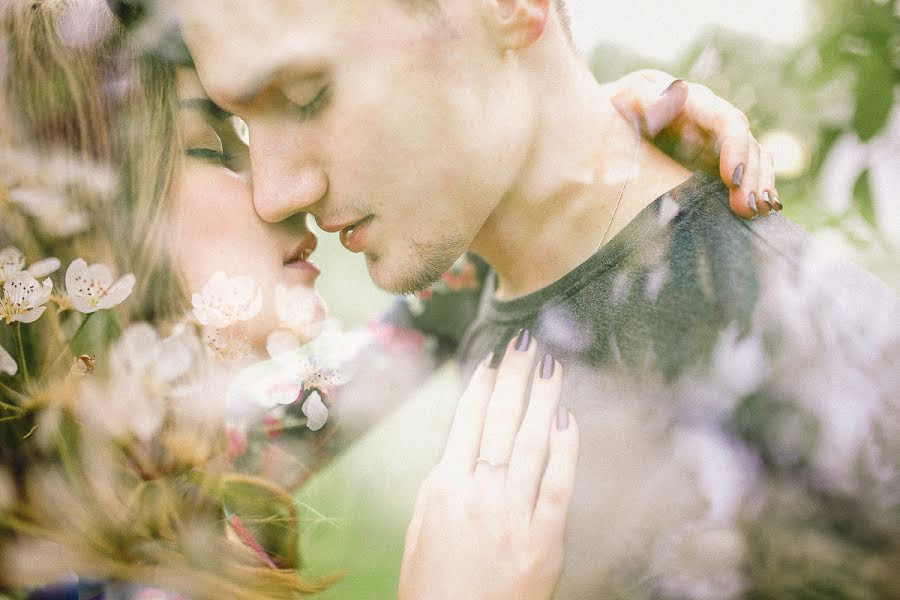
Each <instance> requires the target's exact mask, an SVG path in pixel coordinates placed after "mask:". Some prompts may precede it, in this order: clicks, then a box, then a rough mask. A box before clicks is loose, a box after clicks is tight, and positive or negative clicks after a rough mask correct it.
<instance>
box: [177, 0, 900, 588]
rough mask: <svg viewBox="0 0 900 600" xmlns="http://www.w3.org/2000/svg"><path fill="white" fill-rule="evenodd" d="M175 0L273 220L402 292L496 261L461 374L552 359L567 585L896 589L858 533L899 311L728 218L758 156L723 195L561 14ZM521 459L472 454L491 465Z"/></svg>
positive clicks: (451, 6)
mask: <svg viewBox="0 0 900 600" xmlns="http://www.w3.org/2000/svg"><path fill="white" fill-rule="evenodd" d="M172 7H173V10H174V11H175V13H176V14H177V15H178V18H179V23H180V25H181V29H182V32H183V34H184V37H185V40H186V42H187V45H188V48H189V49H190V52H191V55H192V57H193V59H194V62H195V64H196V66H197V68H198V72H199V73H200V76H201V79H202V80H203V82H204V85H205V87H206V89H207V91H208V93H209V95H210V96H211V98H212V99H213V100H215V101H216V102H217V103H218V104H219V105H220V106H222V107H223V108H224V109H226V110H229V111H231V112H234V113H235V114H237V115H239V116H241V117H243V118H244V119H245V120H246V121H247V123H248V124H249V126H250V130H251V159H252V176H253V183H254V203H255V206H256V209H257V212H258V213H259V214H260V215H261V216H262V217H263V218H264V219H266V220H269V221H273V222H274V221H280V220H282V219H285V218H287V217H289V216H290V215H292V214H295V213H296V212H298V211H307V212H309V213H311V214H312V215H313V216H314V217H315V218H316V220H317V222H318V223H319V225H320V226H321V227H322V228H323V229H325V230H327V231H332V232H340V235H341V241H342V242H343V244H344V245H345V246H346V247H347V248H348V249H350V250H351V251H354V252H362V253H364V255H365V257H366V262H367V266H368V269H369V272H370V274H371V276H372V279H373V280H374V281H375V282H376V283H377V284H379V285H380V286H381V287H383V288H385V289H388V290H391V291H395V292H411V291H415V290H420V289H422V288H425V287H427V286H428V285H429V284H431V283H432V282H434V281H436V280H437V279H438V278H440V277H441V274H442V273H444V272H445V271H446V270H447V269H448V268H449V267H450V266H451V265H453V264H454V262H455V261H456V260H457V258H458V257H459V256H460V255H461V254H463V253H464V252H465V251H466V250H470V251H472V252H474V253H475V254H477V255H478V256H480V257H481V258H482V259H483V260H484V261H485V262H486V263H487V265H489V269H490V272H489V273H488V275H487V279H486V280H487V288H486V291H485V292H484V294H483V295H482V297H481V301H480V307H479V311H478V312H479V314H478V316H477V318H476V319H475V320H474V322H473V323H471V324H469V325H468V327H467V334H466V337H465V339H464V340H463V342H462V346H461V350H460V353H459V356H460V360H461V362H462V365H463V369H464V371H465V372H466V373H468V372H470V371H471V369H472V367H473V365H474V364H475V363H477V362H478V361H479V360H481V359H482V358H483V357H484V356H485V355H486V354H488V352H490V351H494V352H495V356H496V357H497V358H499V356H500V354H501V353H502V350H503V348H504V344H505V342H506V341H507V340H508V339H509V337H510V336H512V335H518V340H519V344H518V345H519V346H520V347H522V348H529V347H530V345H531V344H533V343H534V342H533V341H532V338H534V337H536V338H537V340H538V343H539V344H540V348H541V353H543V352H547V353H552V354H553V355H555V356H557V357H558V358H560V359H561V361H562V362H563V364H564V365H565V366H566V369H567V371H568V375H567V377H566V386H567V396H566V397H567V403H568V405H569V408H570V409H571V410H572V412H573V413H575V414H577V415H578V416H579V422H580V424H581V428H582V439H583V440H584V442H583V444H582V447H583V452H582V464H581V467H580V468H581V472H580V474H579V484H578V485H579V489H578V497H577V498H576V500H575V502H574V504H573V509H572V515H571V518H570V522H571V523H572V528H571V534H570V536H569V546H568V555H567V557H568V558H567V560H568V563H567V566H566V570H565V572H564V575H563V579H562V580H561V582H560V587H559V590H558V591H559V596H560V597H565V598H579V599H581V598H597V597H612V596H667V597H730V596H735V595H738V594H741V593H751V592H752V593H756V594H757V595H763V596H766V595H775V596H778V595H784V594H787V593H791V590H793V591H797V590H802V589H805V588H806V587H807V586H814V585H816V586H819V585H820V584H821V582H822V581H826V582H827V583H828V585H829V587H828V588H827V589H829V590H838V592H839V593H847V594H849V593H851V592H850V590H852V589H863V590H864V591H863V592H862V593H863V595H865V594H867V593H869V592H871V593H872V594H873V595H874V593H876V591H877V590H879V589H885V588H884V586H885V585H887V584H886V583H885V581H886V579H885V577H886V576H885V575H884V571H883V566H882V564H881V562H879V559H880V558H881V557H880V554H885V553H887V554H888V555H890V552H896V548H895V547H894V546H891V544H890V543H889V542H883V543H882V542H878V544H881V545H878V544H876V545H875V547H874V548H875V549H874V550H873V546H871V545H868V546H867V545H866V543H868V542H867V541H866V540H871V539H873V536H874V539H876V540H883V539H885V529H884V519H885V518H886V517H885V515H889V514H890V513H889V510H888V509H886V508H885V504H884V502H882V500H884V499H885V498H887V497H888V496H882V495H879V493H878V491H877V486H875V485H874V484H872V481H874V480H875V479H877V478H878V477H882V480H880V481H882V483H883V482H884V481H888V483H890V482H892V481H894V480H893V479H891V477H892V476H891V475H890V473H892V472H893V473H895V472H896V471H891V470H890V469H891V468H893V466H895V465H894V463H895V462H896V461H893V458H891V455H890V454H887V453H886V451H887V450H888V449H890V446H889V445H887V446H885V445H884V444H883V443H882V444H881V445H879V444H878V443H875V441H873V440H874V439H875V438H874V437H873V435H872V427H873V426H874V423H877V422H878V417H879V416H880V415H883V414H884V413H883V409H882V406H883V404H884V400H885V399H887V398H893V397H896V395H894V392H896V390H897V388H896V383H897V382H896V379H886V378H884V377H879V373H880V374H884V373H891V372H893V371H892V370H891V369H893V370H896V356H897V348H898V342H897V335H896V322H897V320H896V317H897V315H898V310H897V303H896V299H895V298H894V297H893V295H892V294H891V293H890V292H888V291H887V290H885V289H884V288H883V287H882V286H880V285H879V284H878V283H877V282H874V281H872V280H871V279H870V278H867V277H866V276H865V275H864V274H860V273H859V272H858V271H857V270H854V269H852V268H850V267H843V266H842V267H840V268H838V269H837V270H836V271H834V272H833V273H832V272H831V271H829V278H830V281H829V285H828V286H826V285H824V283H823V281H824V280H823V278H822V267H821V265H820V263H818V262H811V261H812V258H810V257H812V256H813V255H812V254H811V251H810V246H809V244H808V243H807V240H806V239H805V238H804V236H803V234H802V232H800V231H798V230H796V229H795V228H793V227H792V226H791V225H790V224H789V223H787V221H785V220H784V219H780V218H777V217H776V218H768V219H760V220H758V221H755V222H753V223H748V222H745V221H742V220H740V219H737V218H735V217H734V216H733V215H732V214H731V213H730V212H729V210H728V208H729V207H730V208H731V209H732V210H733V212H734V213H736V214H737V215H740V216H741V217H745V218H751V217H753V216H755V215H757V214H758V215H762V216H767V215H769V214H771V213H772V212H773V210H774V209H777V208H778V207H780V201H779V199H778V197H777V194H776V193H775V190H774V189H773V188H772V187H771V186H772V184H771V173H770V171H771V163H770V161H769V160H768V159H767V158H765V157H761V155H760V154H759V152H757V151H751V152H749V153H748V154H747V158H746V160H744V161H741V162H740V164H735V165H733V167H734V168H733V169H731V168H728V169H725V172H724V175H723V179H724V180H725V182H727V183H728V185H729V186H730V189H729V188H726V187H725V186H723V185H722V183H721V182H717V181H712V180H711V179H709V178H706V177H704V176H702V175H692V174H691V173H690V172H689V171H687V170H686V169H684V168H683V167H681V166H680V165H678V164H676V163H675V162H673V161H672V160H670V159H669V158H667V157H666V156H664V155H662V154H661V153H660V152H658V151H657V150H656V149H655V148H654V147H653V146H651V145H649V144H648V143H647V142H645V141H643V140H642V139H641V138H640V136H639V135H638V134H637V132H636V131H635V130H634V127H632V125H631V124H630V123H629V122H627V121H626V120H624V119H623V118H622V117H621V116H620V115H619V114H618V113H617V111H616V110H615V109H614V108H613V107H612V105H611V102H610V100H611V96H612V92H611V90H610V89H608V88H606V87H604V86H602V85H600V84H598V83H597V82H596V81H595V80H594V79H593V78H592V77H591V74H590V73H589V71H588V69H587V67H586V66H585V65H584V64H583V62H582V61H581V60H580V59H579V58H578V57H577V55H576V54H575V53H574V52H573V50H572V45H571V41H570V39H569V36H568V33H567V26H566V20H565V18H564V13H563V10H562V9H563V5H562V3H560V2H554V3H551V2H549V0H445V1H443V2H439V3H437V2H428V1H421V2H402V1H400V0H371V1H368V2H355V1H353V0H293V1H290V2H288V1H274V0H273V1H271V2H266V3H255V2H254V3H247V2H245V1H242V0H221V1H219V2H215V3H210V2H209V1H208V0H206V1H203V2H200V1H199V0H196V1H195V0H181V1H180V2H177V3H172ZM726 137H727V136H726ZM727 141H728V140H727V139H723V142H727ZM723 162H724V161H723ZM851 280H852V281H853V282H854V283H853V284H850V283H848V282H849V281H851ZM851 285H852V286H853V287H851ZM849 289H854V290H855V291H857V292H864V293H865V298H866V302H867V304H869V305H870V306H875V307H878V311H879V312H877V313H873V312H866V313H860V312H859V311H856V310H855V304H854V303H853V302H848V300H849V299H850V297H849V296H848V295H847V294H844V293H843V292H842V290H849ZM803 298H807V299H809V300H810V301H809V302H808V303H803V302H800V299H803ZM813 300H814V302H813ZM789 302H791V303H793V302H797V303H798V304H797V305H796V306H794V307H793V308H794V309H795V310H791V311H787V315H785V314H783V313H784V311H783V310H781V309H782V307H784V306H786V305H787V304H788V303H789ZM452 303H454V304H458V302H456V301H455V300H454V301H452ZM442 310H443V309H442V308H441V307H439V306H437V305H435V306H427V307H425V309H424V313H423V314H422V315H420V316H419V317H417V319H415V320H416V321H417V322H419V323H425V322H427V321H428V320H429V317H431V316H433V315H434V314H435V313H441V314H442V312H441V311H442ZM804 314H808V315H809V316H808V317H806V319H807V320H803V321H801V322H802V323H803V324H804V325H805V326H806V329H804V328H803V327H800V328H798V327H796V326H795V325H794V324H793V321H792V319H795V318H797V317H798V316H800V315H804ZM875 314H877V315H879V317H880V318H883V319H884V321H883V322H882V323H881V324H880V325H879V324H877V323H875V321H874V320H873V317H874V315H875ZM788 316H789V317H790V318H787V317H788ZM467 321H468V320H467V319H464V320H463V322H464V323H465V322H467ZM821 323H828V324H829V327H830V328H831V329H828V330H827V331H826V330H823V329H822V327H821ZM891 323H893V324H894V325H891ZM823 331H825V333H827V334H828V335H825V334H823ZM829 332H830V333H829ZM876 333H877V334H878V336H875V334H876ZM823 335H824V337H822V336H823ZM820 337H821V338H822V339H819V338H820ZM876 337H877V339H876ZM863 342H865V343H863ZM841 348H843V349H844V350H843V352H846V349H847V348H851V351H850V352H849V353H847V355H843V354H840V352H842V350H840V349H841ZM863 349H864V350H865V352H863ZM792 353H793V354H794V355H795V358H796V357H797V356H799V357H800V358H801V359H802V363H800V364H796V363H794V364H792V363H791V362H790V361H789V360H788V359H789V358H790V357H791V356H792ZM863 357H865V358H867V359H872V360H874V361H875V363H876V364H877V365H878V366H877V367H876V368H875V371H868V370H867V368H866V366H865V364H864V361H863ZM826 366H827V368H826ZM868 368H869V369H871V367H868ZM829 369H831V370H830V371H829ZM825 373H841V374H844V375H846V376H847V377H849V378H850V380H851V381H853V382H854V384H853V386H852V387H849V388H848V387H846V385H844V384H843V383H841V380H838V379H831V380H829V379H827V378H825V377H824V374H825ZM823 382H826V383H827V385H824V386H823ZM813 384H815V385H816V386H819V387H815V386H814V385H813ZM813 390H815V391H813ZM829 394H830V396H829V401H828V402H825V403H824V404H823V405H818V404H816V400H817V399H821V398H822V397H823V395H825V396H828V395H829ZM850 398H852V400H853V401H852V402H850V401H849V400H850ZM506 410H508V414H509V418H511V419H517V418H519V417H520V415H521V413H522V407H521V406H508V407H506ZM835 415H839V417H838V418H836V417H835ZM842 418H846V419H850V420H851V421H852V422H853V423H854V426H853V427H852V428H850V430H849V431H848V430H847V429H846V428H844V427H843V425H842V423H841V419H842ZM885 435H887V434H885ZM884 439H891V437H890V436H889V435H888V436H887V437H885V438H884ZM509 451H510V448H508V447H503V446H502V445H500V446H498V445H496V444H495V445H493V446H490V447H489V448H484V447H483V453H484V454H486V455H485V456H484V457H483V458H484V459H485V461H484V463H482V464H480V465H479V468H481V469H502V468H503V464H504V461H505V457H507V456H509ZM866 452H869V453H870V454H872V455H873V456H875V457H876V458H872V459H871V460H870V461H868V462H867V461H866V459H867V457H869V455H867V454H866ZM487 454H489V455H487ZM885 457H888V458H885ZM869 458H871V457H869ZM892 461H893V462H892ZM857 467H858V471H857ZM885 469H886V470H885ZM885 473H888V475H885ZM884 477H887V479H886V480H885V479H884ZM873 486H874V487H873ZM867 497H871V498H874V500H873V502H874V503H875V505H877V507H878V508H877V509H872V510H870V511H869V512H867V510H866V509H867V508H871V507H870V505H869V504H866V503H865V502H863V500H862V499H863V498H867ZM797 499H802V501H799V502H798V501H796V500H797ZM836 503H838V504H840V506H841V508H842V510H843V512H841V513H840V514H836V513H835V512H834V511H833V507H834V506H835V504H836ZM801 507H802V508H801ZM804 511H805V512H804ZM842 517H843V518H848V519H849V521H850V523H852V526H850V529H851V530H853V531H851V532H850V533H851V534H853V535H849V534H848V533H847V531H848V524H847V523H844V522H843V521H841V518H842ZM810 522H812V523H814V524H815V526H807V527H805V528H804V527H802V526H799V525H798V523H810ZM888 522H890V521H889V520H888ZM820 524H821V530H820V528H819V525H820ZM857 529H859V531H857ZM888 530H889V527H888ZM784 532H792V535H791V537H789V538H787V539H786V540H783V541H784V543H782V540H778V539H774V538H777V535H776V534H784ZM832 532H838V535H837V537H835V536H834V535H832ZM867 536H868V537H867ZM773 540H774V541H773ZM817 542H821V544H820V545H818V546H817V545H816V543H817ZM792 544H795V545H796V547H797V548H799V549H797V550H796V551H795V552H793V553H792V552H790V551H789V550H790V549H793V548H794V546H793V545H792ZM822 547H824V548H825V550H824V551H822V552H819V553H817V551H818V550H821V548H822ZM844 564H847V565H850V566H849V570H850V571H851V572H850V573H843V574H841V575H840V577H837V575H836V574H835V566H839V565H844ZM836 577H837V579H835V578H836ZM767 586H768V587H767ZM859 586H862V588H860V587H859ZM879 586H881V587H879Z"/></svg>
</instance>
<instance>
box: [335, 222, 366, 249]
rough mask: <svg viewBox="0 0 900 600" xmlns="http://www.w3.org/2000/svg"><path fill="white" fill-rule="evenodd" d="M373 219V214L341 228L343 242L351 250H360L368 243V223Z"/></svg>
mask: <svg viewBox="0 0 900 600" xmlns="http://www.w3.org/2000/svg"><path fill="white" fill-rule="evenodd" d="M371 221H372V215H369V216H368V217H366V218H365V219H361V220H359V221H357V222H356V223H354V224H353V225H349V226H347V227H344V228H343V229H341V243H342V244H343V245H344V248H346V249H347V250H349V251H350V252H360V251H362V249H363V247H364V246H365V243H366V232H367V230H368V228H367V225H368V224H369V223H370V222H371Z"/></svg>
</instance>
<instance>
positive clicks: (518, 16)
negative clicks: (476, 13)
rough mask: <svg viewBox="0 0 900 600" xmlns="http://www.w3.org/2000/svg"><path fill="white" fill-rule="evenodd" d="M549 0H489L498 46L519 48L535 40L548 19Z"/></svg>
mask: <svg viewBox="0 0 900 600" xmlns="http://www.w3.org/2000/svg"><path fill="white" fill-rule="evenodd" d="M550 2H551V0H491V2H490V3H491V4H492V5H493V6H492V12H493V13H494V14H492V15H491V17H492V25H493V27H492V29H493V31H494V35H495V36H496V39H497V42H498V44H499V45H500V47H502V48H504V49H507V50H521V49H522V48H527V47H528V46H530V45H531V44H533V43H534V42H536V41H537V40H538V39H539V38H540V37H541V34H543V33H544V28H545V27H546V26H547V21H548V20H549V19H550Z"/></svg>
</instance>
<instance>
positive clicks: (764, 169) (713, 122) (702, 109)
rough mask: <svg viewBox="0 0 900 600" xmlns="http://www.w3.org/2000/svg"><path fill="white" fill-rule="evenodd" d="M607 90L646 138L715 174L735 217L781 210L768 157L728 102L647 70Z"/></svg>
mask: <svg viewBox="0 0 900 600" xmlns="http://www.w3.org/2000/svg"><path fill="white" fill-rule="evenodd" d="M612 85H613V88H614V89H613V97H612V103H613V105H614V106H615V107H616V109H617V110H618V111H619V112H620V113H621V114H622V115H623V116H624V117H625V118H627V119H628V120H629V121H631V122H633V123H635V125H636V126H637V127H639V128H640V130H641V133H642V134H643V135H644V136H645V137H647V138H650V139H654V141H656V142H657V143H662V144H664V145H666V146H668V147H671V148H672V149H673V151H674V155H675V158H676V160H678V161H680V162H684V163H686V166H688V167H699V168H704V169H706V170H715V171H718V173H719V176H720V177H721V178H722V181H724V182H725V185H727V186H728V188H729V190H730V192H731V193H730V201H731V210H732V211H733V212H734V213H735V214H737V215H739V216H741V217H744V218H745V219H752V218H753V217H755V216H757V215H761V216H765V215H768V214H769V213H771V212H773V211H779V210H781V209H782V208H783V207H782V205H781V201H780V200H779V198H778V192H777V190H776V189H775V169H774V164H773V161H772V156H771V155H770V154H769V153H768V152H766V150H764V149H763V148H762V146H760V145H759V142H757V141H756V138H754V137H753V134H752V133H751V132H750V123H749V122H748V121H747V117H746V115H744V113H742V112H741V111H740V110H738V109H737V108H735V107H734V106H733V105H732V104H730V103H729V102H728V101H726V100H724V99H722V98H720V97H719V96H717V95H716V94H715V93H713V92H712V91H711V90H710V89H709V88H707V87H705V86H702V85H699V84H696V83H686V82H684V81H682V80H680V79H675V78H674V77H672V76H671V75H669V74H667V73H664V72H662V71H655V70H650V69H647V70H642V71H635V72H634V73H629V74H628V75H626V76H625V77H623V78H621V79H619V80H618V81H616V82H615V83H613V84H612ZM666 139H668V140H669V141H670V142H671V143H669V144H665V141H666Z"/></svg>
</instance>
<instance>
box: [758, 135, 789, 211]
mask: <svg viewBox="0 0 900 600" xmlns="http://www.w3.org/2000/svg"><path fill="white" fill-rule="evenodd" d="M759 162H760V172H759V193H760V197H761V198H762V199H763V201H764V202H766V203H767V204H768V205H769V206H771V208H772V209H774V210H776V211H779V210H781V209H782V208H784V207H783V206H782V205H781V202H780V201H779V200H778V194H777V193H776V191H775V161H774V160H773V158H772V155H771V154H769V153H768V152H767V151H766V149H765V148H762V147H760V152H759Z"/></svg>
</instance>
